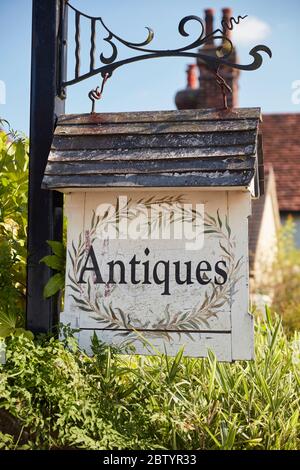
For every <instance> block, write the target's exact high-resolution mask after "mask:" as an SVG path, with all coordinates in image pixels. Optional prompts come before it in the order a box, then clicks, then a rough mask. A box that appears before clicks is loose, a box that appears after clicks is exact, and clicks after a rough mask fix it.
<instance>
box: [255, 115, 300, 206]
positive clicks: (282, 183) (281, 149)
mask: <svg viewBox="0 0 300 470" xmlns="http://www.w3.org/2000/svg"><path fill="white" fill-rule="evenodd" d="M262 132H263V147H264V160H265V163H266V164H268V163H269V164H272V166H273V168H274V172H275V178H276V187H277V194H278V201H279V209H280V211H287V212H290V211H291V212H293V211H300V114H264V115H263V124H262Z"/></svg>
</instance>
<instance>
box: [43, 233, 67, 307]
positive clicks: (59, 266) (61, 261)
mask: <svg viewBox="0 0 300 470" xmlns="http://www.w3.org/2000/svg"><path fill="white" fill-rule="evenodd" d="M47 243H48V245H49V246H50V247H51V249H52V252H53V254H52V255H49V256H45V257H44V258H42V259H41V261H40V262H41V263H45V264H46V266H48V267H49V268H51V269H53V270H54V271H58V272H57V273H56V274H54V275H53V276H52V277H51V278H50V279H49V281H48V282H47V284H46V285H45V287H44V297H45V298H48V297H52V296H53V295H55V294H57V292H59V291H62V290H63V289H64V287H65V270H66V248H65V245H64V243H62V242H56V241H53V240H48V241H47Z"/></svg>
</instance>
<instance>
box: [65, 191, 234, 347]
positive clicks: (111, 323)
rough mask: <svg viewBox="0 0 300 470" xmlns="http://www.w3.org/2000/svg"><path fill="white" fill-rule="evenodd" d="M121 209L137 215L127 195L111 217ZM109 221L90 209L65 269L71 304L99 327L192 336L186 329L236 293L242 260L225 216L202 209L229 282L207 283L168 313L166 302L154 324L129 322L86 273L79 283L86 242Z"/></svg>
mask: <svg viewBox="0 0 300 470" xmlns="http://www.w3.org/2000/svg"><path fill="white" fill-rule="evenodd" d="M176 203H177V204H182V203H183V196H178V197H175V198H174V197H167V198H163V199H154V198H153V197H152V198H149V199H146V200H142V199H141V200H139V201H137V202H136V203H135V205H138V204H143V205H144V206H146V207H147V208H149V207H150V206H151V204H164V205H170V204H172V205H173V207H174V204H176ZM122 211H126V214H127V217H128V218H129V219H130V220H133V219H134V218H135V217H137V215H138V214H137V211H136V210H134V209H133V208H132V200H130V199H129V200H128V203H127V207H125V208H120V207H118V205H117V206H116V214H115V215H114V217H117V218H118V217H120V216H121V215H124V213H125V212H124V213H123V214H122ZM180 214H181V216H182V212H180ZM196 215H197V213H196V211H195V210H187V212H184V214H183V217H184V218H187V219H188V220H189V221H190V220H192V221H194V220H195V217H196ZM175 218H176V214H175V216H174V217H173V221H175ZM110 222H111V221H110V220H109V214H108V213H105V214H104V215H103V216H102V217H99V216H96V214H95V213H94V214H93V217H92V221H91V226H90V229H89V230H87V231H86V232H85V233H84V234H80V236H79V239H78V243H77V245H76V246H75V244H74V241H73V242H72V249H71V250H69V251H68V255H69V258H70V261H71V269H70V270H69V272H68V279H69V281H70V284H69V285H68V287H70V289H71V290H72V294H71V296H72V298H73V300H74V302H75V305H76V307H78V308H79V309H80V310H81V311H83V312H87V313H88V314H90V316H91V318H93V319H94V320H96V321H97V322H99V324H101V327H103V329H109V330H120V331H119V332H117V333H118V334H119V335H121V336H124V337H127V338H128V337H129V336H132V335H135V332H136V331H137V330H140V331H141V330H145V331H144V332H143V333H147V336H149V337H151V336H154V337H155V336H157V335H158V334H159V336H160V337H161V336H164V337H165V338H166V339H168V340H172V335H171V332H172V331H174V332H175V331H176V333H178V334H180V332H182V334H185V335H187V336H189V337H190V338H191V339H193V338H192V335H190V333H189V331H191V330H201V329H203V327H207V328H209V326H210V325H209V320H211V319H212V318H218V313H219V311H220V308H221V307H223V306H224V305H225V304H228V305H229V306H230V302H231V298H232V296H233V295H234V294H235V293H236V286H237V283H238V282H239V280H240V279H241V278H242V276H241V275H240V269H241V266H242V264H243V261H242V258H243V257H241V258H239V259H238V260H236V259H235V256H234V252H235V247H236V243H235V240H234V239H233V237H232V233H231V229H230V226H229V223H228V219H227V216H225V220H222V219H221V217H220V214H219V210H218V211H217V213H216V216H215V217H213V216H212V215H210V214H207V213H205V215H204V234H205V235H207V236H213V237H214V238H217V239H218V243H219V247H220V250H221V252H222V257H223V259H224V260H226V262H227V266H228V280H229V282H227V283H225V284H223V285H215V284H213V283H210V284H208V286H209V289H208V290H207V291H206V293H205V296H204V299H202V300H201V302H198V303H196V305H194V307H193V308H191V309H190V310H188V311H184V312H177V313H176V314H171V313H170V305H169V304H168V305H167V306H166V308H165V311H164V312H163V315H162V318H161V319H160V320H159V321H157V323H156V324H155V325H151V326H150V322H149V321H147V322H146V323H144V324H142V323H141V322H140V321H139V322H138V323H139V324H132V323H131V319H130V315H129V314H127V313H126V312H124V311H123V310H122V309H120V308H117V307H114V306H113V301H110V302H108V300H107V298H106V296H105V293H104V295H103V294H101V293H100V292H99V290H96V289H94V288H92V285H93V284H92V280H91V278H90V277H89V278H88V280H87V283H86V284H84V285H82V284H79V276H80V270H81V268H82V266H83V265H84V260H85V258H86V255H87V253H88V250H89V248H90V246H91V245H92V244H93V243H94V241H95V240H96V239H97V231H98V230H99V229H102V228H103V227H105V226H107V224H109V223H110ZM113 288H115V286H109V285H106V286H105V290H106V292H107V291H108V292H110V293H111V292H112V289H113ZM150 328H151V329H150ZM124 330H126V331H124ZM135 336H136V335H135Z"/></svg>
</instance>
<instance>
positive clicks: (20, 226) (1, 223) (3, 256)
mask: <svg viewBox="0 0 300 470" xmlns="http://www.w3.org/2000/svg"><path fill="white" fill-rule="evenodd" d="M27 180H28V140H27V139H26V138H25V137H24V136H22V135H20V134H17V133H15V132H14V131H12V130H11V129H10V130H9V131H8V133H5V132H4V131H0V328H1V326H3V324H4V325H5V328H17V327H20V326H23V322H24V311H25V284H26V227H27V186H28V182H27ZM0 336H1V335H0Z"/></svg>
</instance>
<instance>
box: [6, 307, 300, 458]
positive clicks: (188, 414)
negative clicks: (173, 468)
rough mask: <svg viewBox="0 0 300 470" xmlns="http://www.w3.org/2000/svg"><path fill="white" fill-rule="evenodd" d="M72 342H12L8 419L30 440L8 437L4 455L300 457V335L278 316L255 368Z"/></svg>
mask: <svg viewBox="0 0 300 470" xmlns="http://www.w3.org/2000/svg"><path fill="white" fill-rule="evenodd" d="M65 333H66V334H67V336H66V338H65V340H64V341H62V342H59V341H57V340H55V339H53V338H52V339H50V341H49V339H47V341H46V340H42V339H40V340H35V341H29V340H28V339H26V338H25V337H24V336H20V337H11V338H10V339H9V340H7V352H6V355H7V364H6V365H5V366H2V373H1V379H0V412H1V410H3V411H5V413H9V414H10V416H12V417H15V418H18V420H19V427H18V429H21V430H22V432H21V433H20V432H18V433H16V435H15V436H14V439H13V440H12V439H11V438H10V437H9V435H8V431H7V429H6V430H3V429H1V428H0V431H2V432H3V436H2V435H1V434H0V443H1V444H0V447H1V445H2V448H14V447H16V448H21V447H22V446H24V445H26V446H27V448H32V449H53V448H81V449H157V448H160V449H185V450H189V449H191V450H196V449H298V450H299V449H300V423H299V405H300V393H299V392H300V335H299V334H295V336H294V337H293V338H291V339H287V337H286V336H285V334H284V332H283V329H282V325H281V321H280V320H279V319H278V318H277V319H276V321H274V320H272V319H271V314H270V312H269V311H267V314H266V320H265V321H264V322H262V323H258V324H257V325H256V359H255V361H253V362H237V363H234V364H223V363H219V362H217V361H216V358H215V357H214V355H213V354H209V357H208V359H205V360H202V359H188V358H185V357H183V355H182V351H179V352H178V354H177V356H176V357H175V358H170V357H167V356H166V355H164V354H161V355H158V356H156V357H154V356H149V357H142V356H126V355H120V354H119V353H118V351H117V350H115V349H112V348H109V347H107V346H105V345H103V344H102V343H100V342H99V341H98V340H97V339H96V338H95V337H94V338H93V350H94V353H95V356H94V357H93V358H90V357H87V356H86V355H85V354H84V353H82V352H81V351H79V350H78V347H77V345H76V344H77V343H76V340H75V339H74V337H72V336H69V334H68V332H67V329H66V328H65ZM25 435H26V439H25V440H24V436H25ZM23 448H24V447H23Z"/></svg>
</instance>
